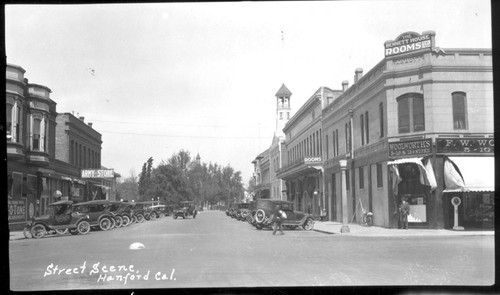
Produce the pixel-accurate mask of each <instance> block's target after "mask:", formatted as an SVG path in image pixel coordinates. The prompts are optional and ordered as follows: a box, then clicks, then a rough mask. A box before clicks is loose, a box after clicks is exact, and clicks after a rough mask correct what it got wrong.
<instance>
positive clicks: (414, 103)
mask: <svg viewBox="0 0 500 295" xmlns="http://www.w3.org/2000/svg"><path fill="white" fill-rule="evenodd" d="M397 102H398V123H399V133H409V132H417V131H424V130H425V117H424V98H423V96H422V95H421V94H418V93H409V94H405V95H403V96H400V97H399V98H398V99H397Z"/></svg>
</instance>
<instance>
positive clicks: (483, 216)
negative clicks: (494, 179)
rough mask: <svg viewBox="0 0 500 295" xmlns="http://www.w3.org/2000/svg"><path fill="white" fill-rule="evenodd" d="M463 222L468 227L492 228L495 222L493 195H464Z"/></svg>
mask: <svg viewBox="0 0 500 295" xmlns="http://www.w3.org/2000/svg"><path fill="white" fill-rule="evenodd" d="M463 210H464V213H465V214H464V222H465V226H470V227H487V226H491V227H493V222H494V220H495V198H494V194H493V193H490V192H487V193H472V192H470V193H466V194H465V197H464V207H463Z"/></svg>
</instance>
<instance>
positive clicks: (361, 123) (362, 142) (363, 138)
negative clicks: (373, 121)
mask: <svg viewBox="0 0 500 295" xmlns="http://www.w3.org/2000/svg"><path fill="white" fill-rule="evenodd" d="M359 118H360V124H359V125H360V126H361V145H365V120H364V116H363V114H361V116H359Z"/></svg>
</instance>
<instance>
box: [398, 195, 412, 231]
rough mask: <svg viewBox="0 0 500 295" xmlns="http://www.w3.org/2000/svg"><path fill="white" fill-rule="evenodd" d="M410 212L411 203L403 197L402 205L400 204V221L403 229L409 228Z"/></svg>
mask: <svg viewBox="0 0 500 295" xmlns="http://www.w3.org/2000/svg"><path fill="white" fill-rule="evenodd" d="M409 214H410V204H408V202H407V201H406V198H402V199H401V205H400V206H399V223H400V224H401V228H402V229H408V215H409Z"/></svg>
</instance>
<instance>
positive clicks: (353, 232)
mask: <svg viewBox="0 0 500 295" xmlns="http://www.w3.org/2000/svg"><path fill="white" fill-rule="evenodd" d="M348 226H349V230H350V232H349V233H341V232H340V229H341V228H342V223H340V222H332V221H315V222H314V230H315V231H317V232H322V233H326V234H339V235H347V236H363V237H369V236H374V237H375V236H376V237H396V236H493V235H495V231H494V230H462V231H454V230H448V229H420V228H419V229H412V228H410V229H407V230H405V229H394V228H383V227H378V226H371V227H366V226H362V225H359V224H353V223H349V224H348Z"/></svg>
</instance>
